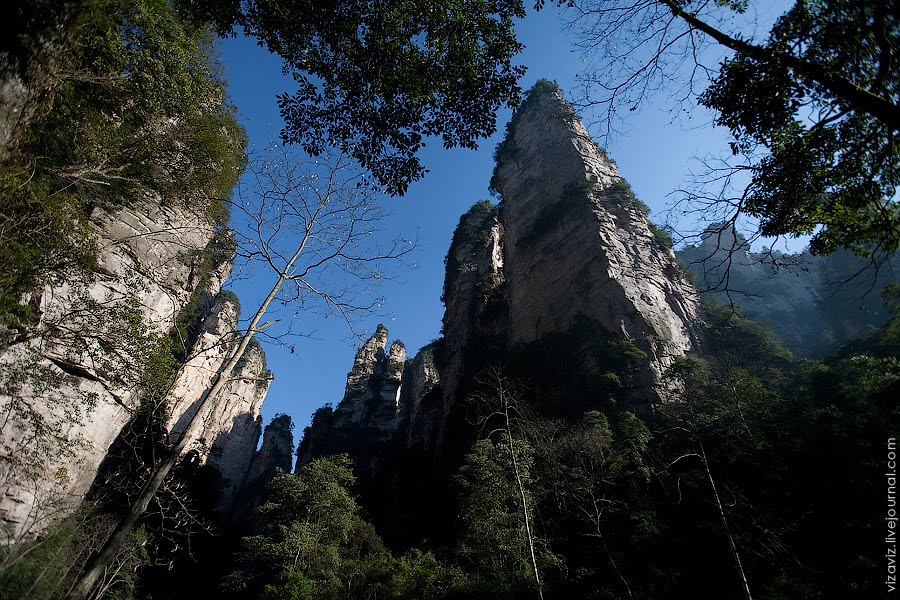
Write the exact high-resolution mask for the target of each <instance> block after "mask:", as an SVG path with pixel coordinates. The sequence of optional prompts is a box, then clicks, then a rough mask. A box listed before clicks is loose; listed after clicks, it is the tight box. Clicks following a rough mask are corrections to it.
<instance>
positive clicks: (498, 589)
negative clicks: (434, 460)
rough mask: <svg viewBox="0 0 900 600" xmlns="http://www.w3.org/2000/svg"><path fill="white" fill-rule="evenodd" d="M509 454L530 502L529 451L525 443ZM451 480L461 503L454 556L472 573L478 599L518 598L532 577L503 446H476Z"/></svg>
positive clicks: (487, 442) (490, 443)
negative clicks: (456, 554) (513, 459)
mask: <svg viewBox="0 0 900 600" xmlns="http://www.w3.org/2000/svg"><path fill="white" fill-rule="evenodd" d="M505 435H508V434H506V433H504V434H503V436H505ZM512 451H513V452H515V453H516V461H517V466H518V469H519V474H520V477H521V479H522V482H523V485H524V487H525V488H526V489H527V490H529V491H528V495H529V497H530V495H531V493H530V490H531V488H532V487H533V485H534V481H533V478H532V474H531V468H532V463H533V451H532V449H531V447H530V446H529V444H528V443H527V442H525V441H523V440H515V441H514V442H513V444H512ZM453 480H454V483H455V484H456V486H457V487H458V489H459V496H460V498H461V501H460V508H459V520H460V534H459V539H458V544H459V546H458V548H457V552H458V554H459V555H460V557H461V558H462V559H463V561H464V565H465V568H466V570H467V571H468V572H471V573H473V574H474V581H473V585H474V588H475V590H476V591H475V593H476V595H478V596H481V597H485V596H489V597H493V598H517V597H521V596H522V595H524V594H525V593H526V592H527V590H529V589H532V588H533V587H534V575H533V574H532V567H531V562H530V559H529V554H528V546H527V539H526V537H525V524H524V517H523V512H522V506H521V499H520V496H519V490H518V488H517V487H516V479H515V476H514V473H513V466H512V456H511V454H510V449H509V445H508V443H507V441H506V440H505V439H500V440H499V441H497V442H495V441H493V440H490V439H483V440H478V441H477V442H475V444H474V445H473V446H472V448H471V449H470V451H469V453H468V454H467V455H466V457H465V459H464V462H463V465H462V467H460V469H459V471H458V472H457V474H456V475H455V476H454V478H453ZM531 501H533V499H532V498H529V502H531Z"/></svg>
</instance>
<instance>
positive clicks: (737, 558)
mask: <svg viewBox="0 0 900 600" xmlns="http://www.w3.org/2000/svg"><path fill="white" fill-rule="evenodd" d="M697 443H698V445H699V446H700V456H701V457H702V459H703V467H704V468H705V469H706V476H707V477H708V478H709V485H710V487H712V491H713V497H714V498H715V499H716V507H717V508H718V509H719V518H720V519H721V520H722V529H724V530H725V537H727V538H728V545H729V546H730V547H731V556H732V557H733V558H734V565H735V567H736V568H737V571H738V575H739V576H740V578H741V588H742V591H743V592H744V598H746V600H753V597H752V596H751V595H750V584H749V583H747V574H746V573H744V566H743V565H742V564H741V555H740V554H739V553H738V549H737V544H735V543H734V536H732V535H731V529H730V528H729V527H728V519H726V518H725V507H723V506H722V500H721V499H720V498H719V490H718V489H717V488H716V481H715V479H713V476H712V471H711V470H710V468H709V462H708V461H707V460H706V450H704V449H703V442H700V441H699V440H698V441H697Z"/></svg>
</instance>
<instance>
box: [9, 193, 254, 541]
mask: <svg viewBox="0 0 900 600" xmlns="http://www.w3.org/2000/svg"><path fill="white" fill-rule="evenodd" d="M91 223H92V226H93V228H94V230H95V231H96V232H97V238H96V239H97V244H98V264H97V268H96V272H95V274H94V276H93V277H92V278H90V279H86V280H72V279H70V280H65V279H63V281H62V282H60V283H54V284H48V285H47V286H46V287H45V288H44V289H43V290H42V292H41V293H40V294H38V295H36V298H37V300H36V304H37V307H38V312H39V315H40V317H39V321H38V323H36V324H35V326H34V327H33V328H32V329H30V330H29V331H28V332H25V333H24V334H20V335H19V336H18V337H17V339H16V340H15V341H14V343H12V344H11V345H9V346H7V347H6V348H4V349H3V350H2V354H0V377H2V379H3V383H4V386H3V391H2V392H0V394H2V395H0V412H2V414H4V415H5V421H4V424H3V428H2V431H0V520H2V522H3V523H4V524H7V525H9V526H11V531H12V532H13V535H14V537H17V536H20V535H28V534H34V533H38V532H39V531H40V530H41V529H42V528H43V527H45V526H46V525H47V524H48V523H49V519H50V517H51V516H53V517H58V516H62V515H64V514H67V512H68V511H70V510H71V509H72V508H73V507H74V506H76V505H77V504H78V503H79V502H80V500H81V498H82V497H83V496H84V494H85V493H86V492H87V490H88V489H89V487H90V485H91V483H92V481H93V479H94V477H95V475H96V472H97V468H98V466H99V465H100V463H101V461H102V460H103V458H104V457H105V455H106V453H107V450H108V449H109V447H110V445H111V444H112V442H113V441H114V440H115V439H116V437H117V436H118V435H119V433H120V431H121V430H122V428H123V426H124V425H125V424H126V423H127V422H128V421H129V420H130V419H131V418H132V416H133V415H134V414H135V411H136V410H137V408H138V406H139V404H140V402H141V393H140V390H141V389H142V386H143V385H144V382H145V379H146V378H147V377H152V376H153V372H152V368H151V371H147V368H148V365H153V364H154V357H155V356H156V355H157V354H158V353H159V352H160V351H161V350H160V346H159V344H158V343H157V342H155V340H158V339H159V337H160V336H161V335H163V334H165V333H166V332H167V331H169V330H170V329H171V328H172V326H173V325H174V323H175V321H176V317H177V316H178V314H179V312H180V311H181V310H182V309H183V308H184V307H185V306H186V305H187V304H188V303H189V301H190V300H191V299H192V296H194V299H195V300H196V295H195V292H197V293H202V295H203V298H202V299H201V301H200V310H199V314H198V315H197V317H196V318H198V319H200V322H201V323H202V324H201V326H200V334H199V336H198V339H197V340H196V341H195V342H194V344H193V346H192V347H191V348H190V349H189V350H190V351H191V352H190V353H189V356H190V358H189V360H188V362H187V364H186V365H185V366H184V368H183V369H182V370H181V372H180V375H179V377H178V380H177V382H176V394H177V396H178V398H179V400H178V401H177V402H175V403H174V405H173V406H171V407H170V415H171V423H172V424H173V426H175V427H176V429H177V424H178V423H179V422H182V421H183V420H184V419H183V418H184V415H185V414H186V413H188V412H190V410H191V409H192V406H194V405H195V398H197V397H198V396H197V395H196V394H197V393H198V391H199V390H201V389H202V388H203V386H204V382H206V381H208V380H209V378H210V377H211V373H212V372H214V371H215V369H216V368H217V367H218V365H219V364H221V360H222V357H223V356H224V354H225V352H226V351H227V344H228V343H230V342H231V340H230V339H229V338H228V337H227V335H226V334H227V332H228V331H229V329H231V330H233V327H234V323H235V322H236V318H237V307H236V305H235V304H234V303H233V302H232V301H231V300H230V299H224V298H223V299H220V301H218V302H217V301H215V300H214V298H215V296H216V294H217V293H218V291H219V289H220V287H221V284H222V282H223V281H224V279H225V277H226V276H227V274H228V270H229V263H228V262H227V261H221V262H219V263H218V265H217V266H215V267H214V268H212V269H209V268H203V265H204V261H207V264H208V259H209V252H211V251H212V250H213V248H212V246H211V245H212V244H214V243H215V242H216V240H215V236H214V231H213V228H212V226H211V224H210V223H209V222H208V221H207V220H206V218H205V217H203V216H200V215H198V214H197V213H196V211H192V210H189V209H187V208H181V207H180V206H177V205H172V204H167V203H164V202H162V201H161V200H160V198H158V197H152V196H148V197H145V198H144V199H142V200H141V201H140V202H139V203H137V204H136V208H132V209H123V210H121V211H118V212H116V213H107V212H103V211H99V210H98V211H95V213H94V214H93V215H92V216H91ZM201 283H202V284H203V287H204V289H203V290H198V289H197V287H198V285H200V284H201ZM255 352H256V354H255V355H254V354H251V355H248V357H247V358H246V359H245V360H244V361H243V365H242V367H241V368H242V372H246V373H247V374H250V375H252V376H254V377H257V376H259V375H262V374H263V372H264V360H263V358H262V354H261V352H260V351H255ZM217 361H218V362H217ZM266 387H267V385H266V384H265V382H263V383H262V384H257V383H254V382H247V381H235V382H232V384H231V387H230V389H229V390H227V391H226V392H225V393H226V394H227V395H229V396H230V399H229V401H227V402H223V403H221V404H220V406H221V407H222V410H221V411H220V412H217V413H216V414H214V415H211V416H210V418H209V421H208V423H207V427H206V429H205V431H204V438H205V440H204V443H199V444H195V446H197V447H198V448H199V447H202V448H205V449H206V450H204V451H203V453H202V454H203V458H204V459H205V457H206V456H208V452H207V450H208V448H209V446H210V445H211V444H212V443H213V441H214V440H216V439H217V438H220V437H222V436H223V435H224V434H226V433H227V434H228V435H231V436H232V437H233V438H234V439H235V440H238V439H239V440H240V444H241V445H243V444H245V443H248V439H249V438H253V436H254V432H256V433H255V435H256V436H258V425H257V424H256V422H255V420H256V416H257V415H258V410H259V404H260V403H261V402H262V399H263V397H264V396H265V390H266ZM240 431H242V432H241V433H239V432H240ZM223 439H224V438H223ZM197 442H200V440H197ZM255 446H256V442H255V438H254V439H253V441H252V443H251V445H250V447H251V456H252V449H255ZM232 448H233V446H229V447H228V448H224V449H221V448H220V452H219V453H218V455H219V456H220V457H221V458H220V459H219V460H220V461H221V464H222V466H223V467H225V470H226V471H229V472H236V471H240V470H241V469H242V468H243V467H242V466H241V465H243V464H244V463H246V462H247V460H248V459H247V458H246V457H238V456H236V454H235V453H238V454H239V453H240V452H242V451H238V450H232Z"/></svg>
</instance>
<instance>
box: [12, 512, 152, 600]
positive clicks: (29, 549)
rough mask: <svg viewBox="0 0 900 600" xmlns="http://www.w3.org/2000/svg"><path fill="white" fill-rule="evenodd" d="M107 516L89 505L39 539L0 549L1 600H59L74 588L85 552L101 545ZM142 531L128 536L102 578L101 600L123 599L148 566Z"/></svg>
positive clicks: (107, 526) (108, 526)
mask: <svg viewBox="0 0 900 600" xmlns="http://www.w3.org/2000/svg"><path fill="white" fill-rule="evenodd" d="M113 524H114V523H113V519H112V517H111V516H110V515H108V514H106V513H104V512H102V511H100V510H98V509H97V507H96V506H94V505H88V506H85V507H83V508H82V509H80V510H79V511H77V512H76V513H75V514H73V515H71V516H69V517H67V518H66V519H63V520H61V521H60V522H58V523H56V524H55V525H54V526H53V527H51V528H50V530H49V531H47V532H46V533H44V534H43V535H42V536H41V537H40V538H39V539H33V540H29V541H27V542H22V543H19V544H17V545H15V546H6V547H4V548H3V549H2V550H0V599H2V600H47V599H56V598H63V597H64V596H65V594H66V592H67V591H68V590H69V588H70V587H71V586H72V584H73V583H74V576H75V575H76V574H77V573H78V570H79V569H81V568H82V566H83V565H84V563H85V561H86V560H87V558H88V556H89V553H90V552H91V551H92V550H94V549H95V548H97V547H98V546H99V545H100V544H102V542H103V539H104V538H105V537H106V536H107V535H108V534H109V531H110V530H111V529H112V526H113ZM146 542H147V536H146V534H145V533H144V532H143V531H138V532H135V533H134V534H132V535H131V536H130V538H129V540H128V541H127V543H126V546H127V548H128V549H129V551H128V552H126V553H123V554H122V555H121V556H120V557H118V560H117V561H116V564H115V565H113V570H112V571H111V572H110V573H109V574H108V577H106V578H104V582H103V583H104V584H105V585H108V588H107V595H106V596H105V597H108V598H113V599H115V600H127V599H130V598H133V597H134V592H135V589H136V587H137V585H138V576H137V574H136V570H137V569H138V568H140V567H142V566H146V565H147V564H148V562H149V556H148V555H147V552H146V549H145V544H146Z"/></svg>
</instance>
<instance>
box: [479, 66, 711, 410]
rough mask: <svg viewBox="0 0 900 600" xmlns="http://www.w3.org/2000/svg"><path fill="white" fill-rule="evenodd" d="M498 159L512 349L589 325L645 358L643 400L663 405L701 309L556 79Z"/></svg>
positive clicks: (521, 116)
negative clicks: (670, 370)
mask: <svg viewBox="0 0 900 600" xmlns="http://www.w3.org/2000/svg"><path fill="white" fill-rule="evenodd" d="M497 157H498V164H497V170H496V173H495V175H494V178H493V180H492V186H493V187H494V188H495V189H496V191H497V192H498V193H499V194H500V196H501V197H502V200H503V208H502V212H501V215H500V222H501V223H503V225H504V227H505V239H504V251H505V261H504V262H505V266H504V269H505V275H506V288H507V289H506V295H507V298H508V302H509V343H510V345H511V346H515V345H517V344H525V343H529V342H533V341H536V340H539V339H540V338H542V337H543V336H546V335H548V334H555V333H565V332H567V331H569V330H570V329H571V328H572V327H574V326H575V324H576V322H579V323H583V322H585V320H584V318H586V320H587V322H590V323H593V324H595V325H596V326H597V327H599V329H601V330H602V331H604V332H605V333H606V334H609V335H612V336H614V337H616V338H618V339H625V340H630V341H632V342H634V344H635V345H637V346H638V347H639V348H640V349H641V350H643V351H644V352H646V353H647V359H646V361H644V364H643V365H642V367H641V369H640V372H639V373H638V375H637V377H636V382H635V384H636V389H634V390H633V391H632V396H633V398H634V400H636V401H638V402H655V401H658V400H660V399H662V398H663V396H664V391H663V388H664V387H665V386H664V382H663V375H664V371H665V369H666V368H667V367H668V366H669V365H671V364H672V362H673V361H674V359H675V358H676V357H677V356H680V355H682V354H684V353H686V352H689V351H692V350H696V349H697V348H698V344H699V341H698V340H699V336H698V327H699V325H700V324H701V323H702V319H701V316H700V306H699V302H698V299H697V294H696V291H695V290H694V288H693V286H692V285H691V284H690V283H689V282H687V281H686V280H685V279H684V278H683V277H682V276H681V273H680V270H679V269H678V268H677V266H676V263H675V259H674V256H673V255H672V252H671V250H670V249H668V248H666V247H664V246H662V245H661V244H660V243H659V241H657V239H656V237H657V236H655V235H654V230H653V228H652V225H651V224H650V222H649V221H648V219H647V217H646V216H645V214H644V211H643V210H642V207H641V205H640V203H639V202H637V200H636V199H634V196H633V194H631V192H630V189H629V188H628V186H627V183H625V182H624V180H622V178H621V177H620V176H619V173H618V171H617V170H616V166H615V164H613V163H612V161H610V160H609V159H608V158H607V157H606V154H605V152H604V151H603V150H602V149H600V148H599V147H598V146H597V144H596V143H595V142H594V141H593V140H592V139H591V137H590V136H589V135H588V132H587V130H586V129H585V128H584V125H583V124H582V123H581V121H580V120H579V119H578V117H577V116H576V114H575V112H574V111H573V110H572V108H571V107H570V106H569V105H568V104H567V103H566V102H565V100H563V98H562V96H561V95H560V93H559V91H558V90H557V89H556V88H555V86H554V85H553V84H550V83H548V82H541V83H539V84H538V85H537V86H535V88H534V89H533V90H532V91H531V93H530V94H529V95H528V98H527V99H526V101H525V102H524V103H523V105H522V106H521V107H520V108H519V110H518V111H517V113H516V115H515V116H514V118H513V121H512V122H511V123H510V126H509V129H508V134H507V138H506V140H505V141H504V142H503V143H502V144H501V146H500V147H499V148H498V152H497Z"/></svg>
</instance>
